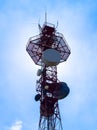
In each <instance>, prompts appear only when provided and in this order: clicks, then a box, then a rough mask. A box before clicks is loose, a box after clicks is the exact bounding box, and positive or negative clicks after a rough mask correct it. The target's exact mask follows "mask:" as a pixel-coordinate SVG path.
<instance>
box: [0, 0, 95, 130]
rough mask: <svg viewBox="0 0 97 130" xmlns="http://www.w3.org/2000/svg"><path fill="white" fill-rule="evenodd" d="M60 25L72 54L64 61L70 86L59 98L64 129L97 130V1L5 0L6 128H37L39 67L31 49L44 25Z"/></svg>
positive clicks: (0, 119)
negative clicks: (29, 45)
mask: <svg viewBox="0 0 97 130" xmlns="http://www.w3.org/2000/svg"><path fill="white" fill-rule="evenodd" d="M45 10H47V17H48V22H50V23H53V24H55V25H57V21H58V28H57V31H58V32H60V33H62V34H63V35H64V37H65V38H66V40H67V42H68V44H69V46H70V48H71V55H70V57H69V58H68V60H67V61H66V62H64V63H61V64H60V65H58V79H59V80H60V81H64V82H66V83H67V84H68V86H69V87H70V94H69V96H68V97H67V98H65V99H64V100H61V101H59V106H60V113H61V118H62V124H63V128H64V130H97V0H0V130H37V129H38V122H39V102H35V101H34V96H35V94H36V91H35V88H36V87H35V85H36V80H37V79H38V78H39V77H37V76H36V72H37V69H39V68H40V67H39V66H37V65H35V64H34V62H33V61H32V59H31V58H30V56H29V55H28V54H27V52H26V44H27V41H28V39H29V37H31V36H34V35H36V34H39V30H38V26H37V25H38V24H40V25H41V26H42V25H43V23H44V14H45Z"/></svg>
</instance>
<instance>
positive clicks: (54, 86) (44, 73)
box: [26, 22, 70, 130]
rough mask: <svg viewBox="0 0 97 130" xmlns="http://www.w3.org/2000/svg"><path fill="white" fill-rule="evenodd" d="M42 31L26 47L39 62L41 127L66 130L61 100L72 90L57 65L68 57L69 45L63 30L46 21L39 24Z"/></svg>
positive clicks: (36, 97) (42, 129)
mask: <svg viewBox="0 0 97 130" xmlns="http://www.w3.org/2000/svg"><path fill="white" fill-rule="evenodd" d="M39 29H40V34H39V35H37V36H34V37H31V38H30V39H29V41H28V44H27V46H26V50H27V52H28V54H29V55H30V57H31V58H32V60H33V61H34V62H35V64H36V65H39V66H41V69H39V70H38V71H37V76H40V77H39V79H38V80H37V82H36V91H37V93H38V94H37V95H36V96H35V100H36V101H40V120H39V129H38V130H63V128H62V123H61V117H60V111H59V105H58V100H61V99H63V98H65V97H66V96H67V95H68V94H69V91H70V90H69V87H68V86H67V84H66V83H65V82H60V81H59V80H58V78H57V65H58V64H59V63H61V62H64V61H66V60H67V58H68V57H69V55H70V49H69V46H68V45H67V42H66V40H65V39H64V37H63V35H62V34H61V33H58V32H57V31H56V28H55V26H54V25H53V24H49V23H47V22H45V23H44V25H43V27H40V26H39Z"/></svg>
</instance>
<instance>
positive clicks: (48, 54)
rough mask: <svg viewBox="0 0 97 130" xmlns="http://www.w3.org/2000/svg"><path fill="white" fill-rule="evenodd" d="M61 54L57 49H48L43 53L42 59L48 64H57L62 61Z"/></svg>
mask: <svg viewBox="0 0 97 130" xmlns="http://www.w3.org/2000/svg"><path fill="white" fill-rule="evenodd" d="M60 60H61V55H60V53H59V52H58V51H57V50H55V49H47V50H45V51H44V52H43V54H42V61H43V62H44V63H45V65H46V66H56V65H58V64H59V63H60Z"/></svg>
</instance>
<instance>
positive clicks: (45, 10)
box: [45, 10, 47, 23]
mask: <svg viewBox="0 0 97 130" xmlns="http://www.w3.org/2000/svg"><path fill="white" fill-rule="evenodd" d="M45 23H47V11H46V10H45Z"/></svg>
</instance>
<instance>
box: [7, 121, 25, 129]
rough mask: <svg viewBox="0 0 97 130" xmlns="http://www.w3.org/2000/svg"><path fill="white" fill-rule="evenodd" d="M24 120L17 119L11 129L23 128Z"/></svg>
mask: <svg viewBox="0 0 97 130" xmlns="http://www.w3.org/2000/svg"><path fill="white" fill-rule="evenodd" d="M22 125H23V122H22V121H16V122H15V123H14V124H13V125H12V126H11V127H10V128H9V130H22Z"/></svg>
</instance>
